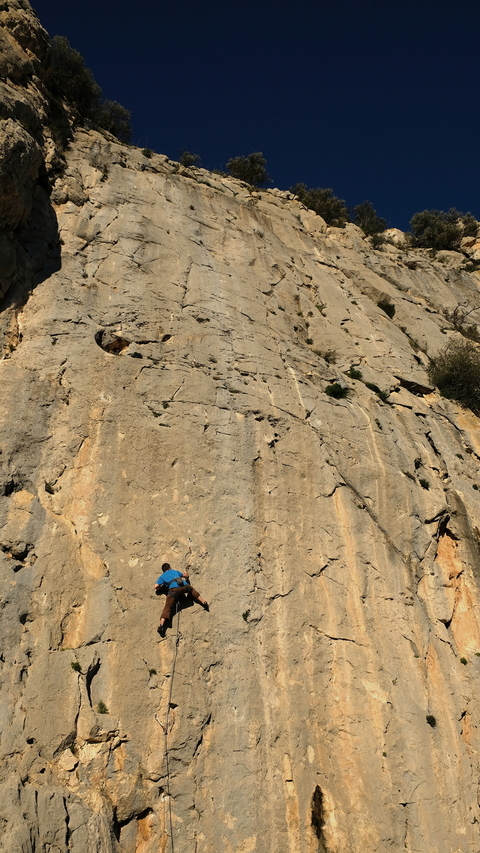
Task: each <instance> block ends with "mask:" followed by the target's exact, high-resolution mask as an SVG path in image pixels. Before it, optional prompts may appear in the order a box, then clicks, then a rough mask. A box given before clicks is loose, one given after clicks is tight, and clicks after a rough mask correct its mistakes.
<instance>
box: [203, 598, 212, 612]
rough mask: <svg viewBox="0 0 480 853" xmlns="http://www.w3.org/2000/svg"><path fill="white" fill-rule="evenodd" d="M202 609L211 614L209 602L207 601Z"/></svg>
mask: <svg viewBox="0 0 480 853" xmlns="http://www.w3.org/2000/svg"><path fill="white" fill-rule="evenodd" d="M202 607H203V609H204V610H206V611H207V613H209V612H210V605H209V603H208V601H206V602H205V604H203V605H202Z"/></svg>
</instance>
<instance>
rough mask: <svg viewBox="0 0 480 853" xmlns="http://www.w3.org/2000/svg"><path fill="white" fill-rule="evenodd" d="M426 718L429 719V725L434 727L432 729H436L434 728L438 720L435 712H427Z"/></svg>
mask: <svg viewBox="0 0 480 853" xmlns="http://www.w3.org/2000/svg"><path fill="white" fill-rule="evenodd" d="M425 719H426V721H427V723H428V725H429V726H431V727H432V729H434V728H435V726H436V725H437V720H436V718H435V717H434V716H433V714H427V716H426V717H425Z"/></svg>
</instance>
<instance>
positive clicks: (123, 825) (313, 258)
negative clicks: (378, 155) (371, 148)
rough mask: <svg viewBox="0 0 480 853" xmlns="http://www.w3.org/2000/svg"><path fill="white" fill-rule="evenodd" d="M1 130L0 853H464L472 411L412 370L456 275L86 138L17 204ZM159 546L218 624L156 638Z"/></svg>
mask: <svg viewBox="0 0 480 853" xmlns="http://www.w3.org/2000/svg"><path fill="white" fill-rule="evenodd" d="M0 14H1V15H3V16H4V18H5V16H7V22H8V23H9V24H11V22H12V20H13V21H14V23H15V21H17V22H18V23H17V24H15V26H13V29H12V28H10V32H11V33H12V35H10V36H9V37H8V38H9V39H10V40H9V42H8V44H9V45H10V44H11V45H12V51H14V50H19V48H18V44H27V43H28V44H30V47H29V48H28V50H29V51H30V52H31V53H33V55H34V57H35V56H37V54H36V52H35V51H36V48H35V45H36V44H37V41H35V40H33V36H32V42H30V41H29V40H28V38H26V37H23V38H24V41H23V42H19V41H16V42H15V33H17V34H18V33H19V32H20V31H22V33H24V32H25V28H23V29H22V27H21V26H20V25H21V24H22V26H23V23H22V22H24V21H25V20H27V21H28V22H29V26H31V30H30V32H31V33H34V34H36V35H35V38H37V37H38V34H40V43H41V44H43V38H44V36H43V31H42V30H41V28H39V25H38V22H36V21H35V19H34V18H33V17H32V13H31V11H30V10H29V6H28V3H26V2H17V3H2V4H0ZM17 15H18V16H19V17H18V18H17V17H16V16H17ZM25 26H26V25H25ZM5 38H6V37H5ZM12 39H13V41H12ZM32 45H33V47H32ZM26 50H27V49H26V48H25V52H26ZM25 55H26V56H27V58H24V57H23V56H22V55H21V56H20V60H18V59H17V60H15V62H14V60H13V59H10V58H9V57H10V54H7V55H6V58H5V63H8V62H10V65H8V68H7V71H6V72H5V73H8V74H10V75H11V79H9V81H8V82H7V83H6V84H5V85H6V87H7V88H8V87H10V89H12V92H13V91H14V90H15V92H17V93H18V87H19V86H22V85H23V83H22V80H23V79H24V77H22V75H25V74H27V75H28V74H33V73H34V72H32V71H31V70H28V69H30V67H33V68H35V65H34V63H35V61H36V60H35V59H34V58H32V57H31V56H30V54H29V53H28V52H26V54H25ZM39 61H41V60H39ZM45 62H47V60H45ZM28 63H30V65H29V64H28ZM47 64H48V63H47ZM9 69H10V70H9ZM25 69H27V70H25ZM15 87H17V88H15ZM27 90H28V91H27ZM34 94H35V93H34ZM34 94H33V95H32V90H31V87H30V84H29V85H28V86H27V87H26V90H25V91H24V92H23V91H22V99H23V100H22V103H23V102H24V103H25V104H30V105H31V109H32V110H33V111H35V110H37V114H38V115H40V113H39V112H38V109H37V102H36V100H35V97H36V96H35V97H34ZM15 97H17V95H16V94H13V93H12V94H11V99H12V100H13V101H14V100H15ZM18 98H19V99H20V95H18ZM3 103H4V106H2V109H3V110H7V109H8V104H9V103H11V101H9V100H8V98H6V99H5V98H4V102H3ZM5 104H7V106H5ZM22 109H23V108H22ZM27 112H28V108H27ZM5 116H6V117H5V118H4V120H3V123H2V124H3V136H2V139H1V146H2V148H1V150H2V152H4V156H5V157H7V158H8V157H9V156H11V157H14V158H16V159H15V163H17V164H18V168H17V167H15V169H10V168H9V167H8V163H7V165H5V166H3V167H0V168H2V169H3V171H2V172H1V174H2V175H3V176H4V178H2V181H3V183H2V186H7V184H8V180H9V179H12V180H14V184H13V186H12V188H11V189H9V190H8V194H9V195H10V193H11V194H12V198H14V199H15V206H13V205H12V208H11V209H10V208H9V207H8V205H6V204H4V205H3V206H1V210H2V211H3V212H2V216H3V217H4V220H3V221H4V222H5V228H10V231H11V233H9V234H8V236H7V239H8V241H9V242H8V246H10V248H11V251H12V252H15V253H17V252H19V253H20V252H21V251H23V249H22V239H24V234H25V233H26V232H25V231H21V229H20V231H18V232H16V231H15V228H17V229H18V227H19V225H18V223H20V222H22V223H23V225H22V226H21V227H22V228H28V229H30V230H32V229H37V233H38V235H39V237H38V240H39V243H42V245H48V242H49V240H50V233H51V232H50V225H51V222H52V221H55V222H56V223H58V234H59V238H60V239H59V241H58V240H57V246H60V247H61V266H60V268H59V269H56V268H55V266H57V267H58V266H59V265H58V263H57V264H56V265H55V263H54V260H55V258H54V257H53V256H52V255H50V257H49V256H48V253H47V256H45V258H44V261H43V262H42V264H43V265H42V266H41V267H40V269H39V270H38V271H37V273H36V275H35V272H34V270H33V268H32V267H29V266H28V265H24V266H22V265H21V263H20V262H19V261H18V257H19V255H17V254H15V257H14V256H13V255H12V256H11V257H12V259H13V260H12V262H11V270H12V273H11V283H10V289H9V291H8V293H7V296H6V297H5V298H4V300H3V302H2V305H1V307H2V314H1V318H2V323H3V326H2V328H3V333H4V341H5V345H4V355H3V361H2V362H1V363H0V380H1V381H0V395H1V398H2V405H1V407H0V417H1V422H2V426H1V443H0V451H1V452H0V461H1V469H0V470H1V475H0V492H1V495H2V497H0V524H1V530H0V558H1V561H0V563H1V585H2V589H1V608H2V610H1V615H2V619H1V627H0V631H1V636H2V643H1V682H2V687H1V706H0V719H1V721H2V725H1V741H0V754H1V764H0V850H1V851H2V853H3V851H5V853H6V851H8V853H33V851H55V853H66V851H72V853H87V851H88V853H90V851H93V850H95V851H99V853H133V851H136V853H153V852H154V851H155V853H157V851H170V850H172V853H173V850H174V849H175V851H176V853H187V851H188V853H191V851H196V853H211V851H217V850H218V851H220V850H222V851H225V853H253V851H255V853H274V852H275V853H277V851H280V850H281V851H290V853H317V851H319V853H385V851H389V850H391V851H395V853H397V851H399V850H407V851H411V853H453V851H455V853H477V851H478V821H479V819H480V810H479V799H478V796H479V792H478V780H479V772H480V763H479V755H478V753H479V748H480V740H479V731H478V724H479V710H480V709H479V689H478V678H479V675H480V635H479V625H478V606H479V591H478V584H479V577H480V555H479V537H480V532H479V528H480V491H479V489H478V485H479V479H480V478H479V463H480V434H479V428H478V427H479V422H478V419H477V418H476V417H474V416H473V415H472V414H470V413H469V412H467V411H465V410H462V409H460V408H459V407H458V406H456V405H455V404H453V403H451V402H448V401H446V400H444V399H442V398H441V397H439V396H438V394H437V393H435V390H434V389H433V388H432V387H431V385H430V383H429V380H428V377H427V374H426V371H425V367H426V365H427V363H428V357H427V353H431V354H432V353H435V352H437V351H438V350H439V349H440V348H441V347H442V346H443V345H444V344H445V342H446V340H447V339H448V338H449V337H450V336H451V335H454V334H456V333H455V332H454V331H453V330H452V328H451V325H450V323H449V322H448V321H446V320H445V318H444V314H443V311H444V309H448V310H450V311H452V310H453V309H454V308H455V306H456V305H457V304H458V303H459V302H461V303H465V302H468V303H469V305H471V306H472V307H473V306H474V305H476V304H477V303H478V294H479V287H478V285H479V274H477V273H470V274H469V273H467V272H465V271H464V269H463V262H464V257H463V255H460V254H455V253H449V255H448V257H445V258H444V260H443V262H442V261H436V260H432V259H430V258H429V257H428V256H427V255H426V253H423V252H420V251H416V252H411V251H410V252H409V251H407V250H405V249H402V248H401V247H397V246H394V245H386V247H385V249H384V250H383V251H373V250H372V249H371V247H370V245H369V242H368V241H367V240H365V239H364V238H363V236H362V234H361V232H360V231H359V229H358V228H356V227H355V226H353V225H349V226H347V227H346V228H345V229H344V230H339V229H334V228H327V227H326V225H325V223H324V222H323V221H322V219H321V218H319V217H318V216H316V215H314V214H313V213H312V212H310V211H308V210H306V209H305V208H304V207H303V206H302V205H301V204H299V203H298V202H297V201H296V200H295V199H294V198H292V196H290V195H289V193H285V192H280V191H277V190H269V191H266V192H252V191H250V189H249V188H248V187H247V186H246V185H244V184H241V183H240V182H237V181H234V180H233V179H231V180H230V179H226V178H222V177H219V176H215V175H211V174H209V173H208V172H206V171H204V170H201V169H192V170H189V169H185V168H181V167H179V165H178V164H175V163H173V162H171V161H169V160H168V159H167V158H166V157H163V156H160V155H154V156H153V157H152V158H151V159H146V158H145V157H144V156H143V155H142V154H141V152H140V151H138V150H137V149H135V148H129V147H127V146H121V145H120V144H117V143H115V142H114V141H112V138H111V137H108V136H102V135H100V134H98V133H95V132H93V131H89V132H87V131H78V132H77V133H76V136H75V139H74V141H73V142H72V144H71V145H70V147H69V149H68V150H67V151H66V152H65V158H66V168H65V170H64V171H63V173H62V174H61V175H60V176H58V177H57V179H56V181H55V185H54V188H53V192H52V194H51V195H50V196H48V194H47V193H46V192H45V190H43V192H45V197H46V201H45V200H44V201H45V204H44V206H43V208H42V210H41V211H40V213H39V209H38V207H35V203H34V202H33V203H31V202H30V201H29V199H31V189H32V186H34V189H33V194H34V195H35V192H36V190H35V186H36V187H38V183H37V184H35V181H37V177H36V175H37V174H38V173H39V170H40V169H41V163H42V160H41V159H40V157H42V158H43V162H46V161H45V157H46V154H45V146H44V145H42V144H41V140H40V141H39V139H36V138H35V136H34V135H33V136H32V134H31V133H29V136H30V139H31V140H32V141H30V140H29V139H27V133H28V131H27V130H26V129H25V126H24V125H23V124H22V122H21V121H20V119H19V117H18V115H16V114H15V115H14V114H13V113H12V114H9V115H8V116H7V115H6V114H5ZM39 120H40V119H39ZM45 120H46V119H42V121H45ZM12 124H15V125H16V126H15V127H13V126H12ZM41 126H42V128H43V127H44V124H42V125H41ZM15 140H17V142H15ZM8 152H13V153H12V154H11V155H10V154H9V153H8ZM15 152H16V153H15ZM22 158H23V159H22ZM11 162H13V160H12V161H11ZM39 163H40V165H38V164H39ZM36 170H37V172H36ZM54 178H55V173H54V171H51V173H50V182H51V183H53V180H54ZM5 181H7V183H5ZM9 210H10V213H8V211H9ZM45 210H47V211H48V212H49V215H48V216H46V215H44V214H45ZM14 211H15V213H14ZM42 211H43V212H42ZM50 214H52V216H53V214H54V216H53V219H52V218H51V217H50ZM7 215H10V216H15V220H17V219H18V222H17V224H15V222H14V221H11V222H10V223H7V222H6V220H5V217H6V216H7ZM18 217H19V218H18ZM49 217H50V218H49ZM49 223H50V224H49ZM8 251H9V250H6V252H7V255H8ZM52 257H53V260H52ZM19 268H20V272H21V275H20V273H19V272H18V270H19ZM22 294H23V296H22ZM20 297H21V298H20ZM382 300H387V301H390V302H391V303H393V305H394V306H395V313H394V315H393V317H390V316H388V314H387V313H386V312H385V311H384V310H382V308H380V307H379V305H378V303H379V302H382ZM390 313H391V312H390ZM474 316H475V315H473V317H472V316H471V317H470V319H472V320H473V319H474ZM352 366H353V367H354V368H356V370H357V371H360V372H361V374H362V377H361V378H357V379H355V378H350V376H348V375H347V372H352V371H351V370H350V369H351V367H352ZM352 375H353V376H355V375H358V374H356V373H353V372H352ZM335 382H338V383H340V384H342V385H343V386H345V387H348V389H349V395H348V397H347V398H346V399H339V400H337V399H334V398H332V397H330V396H328V393H326V388H327V386H329V385H331V384H333V383H335ZM365 382H369V383H370V384H371V385H374V386H377V388H378V389H379V390H380V391H382V392H385V394H384V395H383V396H384V397H387V399H386V402H385V401H384V400H382V398H381V396H379V395H378V393H377V392H376V391H375V390H373V389H372V388H369V387H367V385H366V384H365ZM163 560H168V561H170V562H171V563H172V565H173V566H174V567H178V568H181V569H184V568H185V567H187V566H189V567H190V571H191V575H192V581H193V583H194V585H195V586H196V587H197V588H198V589H200V591H201V592H202V594H203V595H204V596H205V597H206V598H207V599H208V601H209V602H210V605H211V610H210V613H206V612H204V611H203V610H201V608H199V607H198V606H195V607H189V608H186V609H185V610H183V611H182V612H181V614H180V617H179V622H178V621H177V620H175V621H174V625H173V628H172V630H170V631H169V632H168V633H167V637H166V639H165V641H160V639H159V637H158V635H157V633H156V630H155V629H156V626H157V624H158V617H159V612H160V608H161V601H159V600H158V599H156V598H155V596H154V594H153V584H154V581H155V579H156V577H157V575H158V573H159V570H160V565H161V563H162V561H163ZM177 630H178V631H179V635H178V637H179V639H178V642H177Z"/></svg>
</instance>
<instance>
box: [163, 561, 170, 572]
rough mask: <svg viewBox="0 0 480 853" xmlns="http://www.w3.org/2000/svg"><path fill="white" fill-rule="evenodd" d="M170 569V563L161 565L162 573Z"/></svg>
mask: <svg viewBox="0 0 480 853" xmlns="http://www.w3.org/2000/svg"><path fill="white" fill-rule="evenodd" d="M170 568H171V566H170V563H162V572H167V571H168V570H169V569H170Z"/></svg>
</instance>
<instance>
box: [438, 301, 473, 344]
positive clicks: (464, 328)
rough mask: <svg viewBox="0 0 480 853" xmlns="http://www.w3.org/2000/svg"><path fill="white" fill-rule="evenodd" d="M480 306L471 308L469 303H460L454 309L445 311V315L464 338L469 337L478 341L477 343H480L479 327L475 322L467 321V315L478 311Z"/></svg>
mask: <svg viewBox="0 0 480 853" xmlns="http://www.w3.org/2000/svg"><path fill="white" fill-rule="evenodd" d="M479 307H480V306H478V305H476V306H475V308H469V307H468V305H460V304H458V305H457V306H456V307H455V308H454V309H453V311H448V309H445V310H444V312H443V316H444V317H445V319H447V320H449V321H450V323H451V324H452V326H453V328H454V329H455V330H456V331H457V332H460V334H461V335H463V337H464V338H469V340H471V341H476V343H480V334H479V331H478V327H477V325H476V324H475V323H470V324H469V323H467V322H466V320H467V317H468V316H469V315H470V314H472V313H473V312H474V311H478V308H479Z"/></svg>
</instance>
